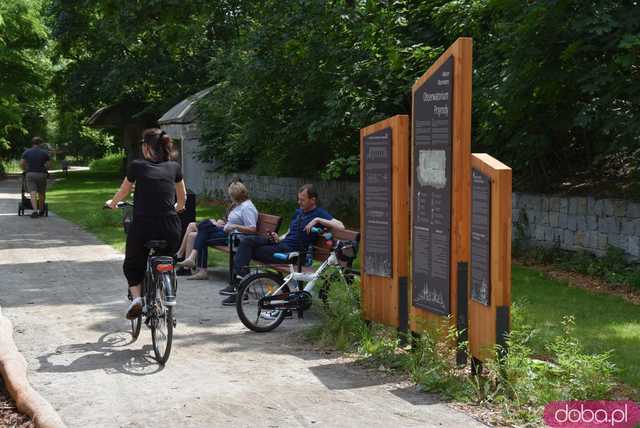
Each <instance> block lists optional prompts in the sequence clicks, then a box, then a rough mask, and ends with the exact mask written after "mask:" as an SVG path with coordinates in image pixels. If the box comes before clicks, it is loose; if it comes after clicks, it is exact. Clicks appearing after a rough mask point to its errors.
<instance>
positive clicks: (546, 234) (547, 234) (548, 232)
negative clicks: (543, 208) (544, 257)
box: [544, 227, 553, 242]
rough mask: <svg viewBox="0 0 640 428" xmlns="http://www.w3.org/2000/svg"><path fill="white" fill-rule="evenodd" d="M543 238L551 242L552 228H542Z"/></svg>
mask: <svg viewBox="0 0 640 428" xmlns="http://www.w3.org/2000/svg"><path fill="white" fill-rule="evenodd" d="M544 240H545V241H547V242H553V229H552V228H550V227H545V228H544Z"/></svg>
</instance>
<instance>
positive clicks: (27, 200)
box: [18, 172, 49, 217]
mask: <svg viewBox="0 0 640 428" xmlns="http://www.w3.org/2000/svg"><path fill="white" fill-rule="evenodd" d="M24 210H33V204H32V203H31V195H30V194H29V191H28V190H27V173H26V172H23V173H22V179H21V180H20V202H19V203H18V215H19V216H22V215H24ZM44 216H45V217H49V204H47V203H46V202H45V203H44Z"/></svg>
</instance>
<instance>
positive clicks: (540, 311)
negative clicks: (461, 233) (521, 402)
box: [512, 265, 640, 389]
mask: <svg viewBox="0 0 640 428" xmlns="http://www.w3.org/2000/svg"><path fill="white" fill-rule="evenodd" d="M512 297H513V301H514V303H516V304H518V305H519V306H520V308H521V312H522V315H523V318H524V319H523V321H524V322H525V323H527V324H529V325H531V326H533V327H534V328H536V330H537V331H536V335H535V336H534V338H533V349H534V352H535V353H537V354H541V355H544V354H546V353H547V352H546V350H545V349H544V345H543V344H544V343H549V341H550V340H551V339H552V338H553V337H554V336H556V335H559V334H561V333H562V326H561V321H562V317H563V316H566V315H574V316H575V322H576V335H577V336H578V337H579V339H580V340H581V342H582V343H583V345H584V349H585V351H587V352H594V353H596V352H597V353H600V352H605V351H608V350H613V351H614V352H613V355H612V360H613V362H614V363H615V364H616V366H617V367H618V369H619V370H620V372H619V373H618V377H619V378H620V379H621V380H622V381H623V382H624V383H625V384H628V385H630V386H632V387H634V388H636V389H640V364H639V363H638V361H639V360H638V358H639V357H638V353H639V352H640V305H634V304H632V303H629V302H627V301H625V300H624V299H622V298H620V297H616V296H610V295H605V294H594V293H590V292H588V291H586V290H583V289H579V288H572V287H569V286H568V285H567V284H566V283H562V282H558V281H555V280H551V279H548V278H547V277H545V275H544V274H543V273H541V272H538V271H536V270H533V269H530V268H527V267H523V266H517V265H516V266H514V267H513V278H512Z"/></svg>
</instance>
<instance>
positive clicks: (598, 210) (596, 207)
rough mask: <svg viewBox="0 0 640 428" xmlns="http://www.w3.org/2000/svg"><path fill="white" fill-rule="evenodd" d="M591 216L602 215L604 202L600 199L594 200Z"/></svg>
mask: <svg viewBox="0 0 640 428" xmlns="http://www.w3.org/2000/svg"><path fill="white" fill-rule="evenodd" d="M591 214H594V215H597V216H598V217H600V216H603V215H604V201H603V200H602V199H596V200H595V202H594V203H593V211H592V212H591Z"/></svg>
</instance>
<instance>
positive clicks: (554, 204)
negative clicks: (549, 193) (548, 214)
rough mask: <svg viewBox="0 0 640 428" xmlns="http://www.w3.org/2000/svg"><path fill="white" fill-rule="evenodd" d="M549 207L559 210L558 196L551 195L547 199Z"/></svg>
mask: <svg viewBox="0 0 640 428" xmlns="http://www.w3.org/2000/svg"><path fill="white" fill-rule="evenodd" d="M549 209H550V210H551V211H556V212H560V198H559V197H557V196H553V197H551V198H550V199H549Z"/></svg>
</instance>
